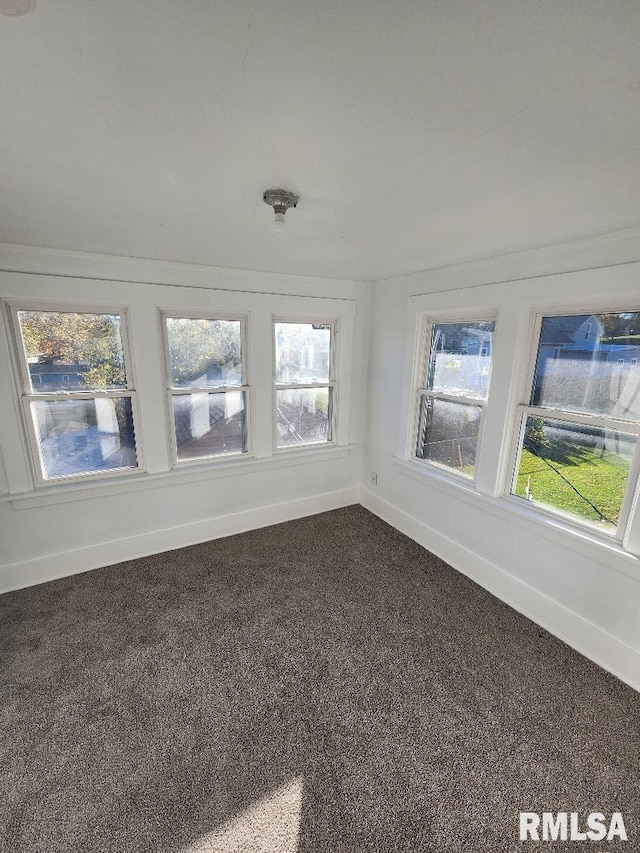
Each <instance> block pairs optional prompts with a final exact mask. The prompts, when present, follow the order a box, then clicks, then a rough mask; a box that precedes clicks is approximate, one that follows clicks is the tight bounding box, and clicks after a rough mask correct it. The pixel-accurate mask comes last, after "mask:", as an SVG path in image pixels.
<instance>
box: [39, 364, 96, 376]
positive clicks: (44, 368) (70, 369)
mask: <svg viewBox="0 0 640 853" xmlns="http://www.w3.org/2000/svg"><path fill="white" fill-rule="evenodd" d="M88 370H89V365H88V364H87V362H86V361H76V362H73V363H72V364H50V363H48V362H39V363H38V364H30V365H29V373H30V374H31V375H32V376H33V375H34V374H38V375H43V374H49V375H51V374H58V373H64V374H68V373H86V372H87V371H88Z"/></svg>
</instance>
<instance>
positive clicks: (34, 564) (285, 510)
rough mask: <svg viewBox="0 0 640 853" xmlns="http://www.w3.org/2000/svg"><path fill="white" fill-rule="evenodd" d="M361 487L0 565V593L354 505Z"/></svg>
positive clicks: (357, 500)
mask: <svg viewBox="0 0 640 853" xmlns="http://www.w3.org/2000/svg"><path fill="white" fill-rule="evenodd" d="M359 498H360V488H359V486H354V487H352V488H348V489H341V490H339V491H335V492H326V493H325V494H320V495H313V496H312V497H309V498H302V499H300V500H295V501H287V502H284V503H278V504H272V505H270V506H262V507H258V508H256V509H250V510H245V511H243V512H236V513H232V514H230V515H222V516H218V517H216V518H209V519H206V520H204V521H197V522H193V523H191V524H183V525H180V526H179V527H170V528H168V529H165V530H154V531H152V532H151V533H142V534H140V535H138V536H130V537H128V538H126V539H115V540H112V541H110V542H103V543H102V544H100V545H90V546H89V547H86V548H77V549H74V550H73V551H63V552H61V553H57V554H50V555H47V556H45V557H37V558H35V559H33V560H25V561H24V562H20V563H10V564H9V565H5V566H0V593H3V592H10V591H11V590H14V589H22V588H23V587H27V586H34V585H35V584H40V583H46V582H47V581H52V580H56V579H57V578H61V577H67V576H68V575H75V574H78V573H80V572H87V571H90V570H92V569H99V568H101V567H102V566H111V565H113V564H115V563H122V562H125V561H126V560H135V559H137V558H139V557H148V556H150V555H151V554H159V553H162V552H163V551H173V550H175V549H176V548H184V547H186V546H188V545H197V544H199V543H200V542H208V541H210V540H211V539H220V538H221V537H223V536H233V535H234V534H236V533H244V532H246V531H247V530H257V529H258V528H260V527H268V526H269V525H271V524H280V523H281V522H283V521H292V520H293V519H295V518H303V517H304V516H307V515H316V514H317V513H319V512H327V511H328V510H331V509H339V508H340V507H343V506H349V505H350V504H354V503H358V502H359Z"/></svg>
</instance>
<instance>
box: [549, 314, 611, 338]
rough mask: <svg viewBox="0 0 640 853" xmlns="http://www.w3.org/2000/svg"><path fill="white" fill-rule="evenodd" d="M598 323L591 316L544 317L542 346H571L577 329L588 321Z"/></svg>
mask: <svg viewBox="0 0 640 853" xmlns="http://www.w3.org/2000/svg"><path fill="white" fill-rule="evenodd" d="M592 319H593V320H595V321H596V323H597V324H598V325H599V326H601V323H600V321H599V320H598V318H597V317H594V315H593V314H571V315H569V316H567V317H545V320H544V323H543V327H542V343H543V344H571V343H573V342H574V335H575V333H576V332H577V331H578V329H579V328H580V327H581V326H583V325H584V324H585V323H587V322H588V321H589V320H592Z"/></svg>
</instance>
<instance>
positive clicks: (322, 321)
mask: <svg viewBox="0 0 640 853" xmlns="http://www.w3.org/2000/svg"><path fill="white" fill-rule="evenodd" d="M276 323H303V324H309V325H323V326H330V327H331V338H330V344H329V346H330V349H329V380H328V381H327V382H278V381H277V379H276ZM339 326H340V321H339V319H338V318H336V317H332V318H326V317H311V316H309V315H308V314H305V315H298V316H296V315H291V314H283V315H278V314H274V315H273V316H272V320H271V346H272V357H271V363H272V377H273V452H274V454H280V453H291V452H292V451H298V452H300V451H305V450H316V451H317V450H319V449H321V448H323V447H334V446H335V445H336V444H338V439H337V430H338V380H337V379H336V376H338V375H339V374H338V365H339V355H338V330H339ZM304 388H316V389H319V388H329V389H330V391H329V407H330V410H331V412H330V417H329V423H328V428H329V434H330V439H329V441H315V442H305V443H300V444H291V445H288V446H286V447H278V393H277V392H278V391H287V390H289V389H293V390H296V389H304Z"/></svg>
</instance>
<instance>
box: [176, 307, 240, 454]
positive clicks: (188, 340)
mask: <svg viewBox="0 0 640 853" xmlns="http://www.w3.org/2000/svg"><path fill="white" fill-rule="evenodd" d="M163 324H164V329H165V343H166V354H167V372H168V378H169V387H168V394H169V407H170V411H171V432H172V439H173V459H174V463H188V462H195V461H198V460H203V459H209V458H212V457H213V458H215V457H227V456H234V455H240V454H243V453H247V452H248V449H249V448H248V444H249V438H248V436H249V431H248V418H247V406H248V396H249V386H248V384H247V375H246V358H245V352H246V344H245V332H246V321H245V318H244V317H237V318H210V317H188V316H182V317H180V316H175V315H170V316H164V317H163Z"/></svg>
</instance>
